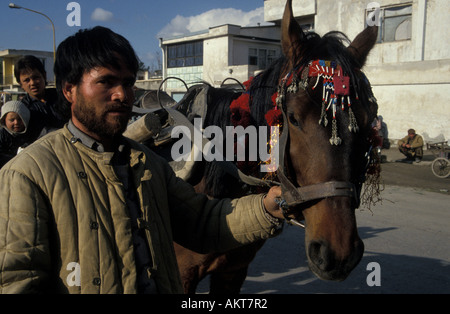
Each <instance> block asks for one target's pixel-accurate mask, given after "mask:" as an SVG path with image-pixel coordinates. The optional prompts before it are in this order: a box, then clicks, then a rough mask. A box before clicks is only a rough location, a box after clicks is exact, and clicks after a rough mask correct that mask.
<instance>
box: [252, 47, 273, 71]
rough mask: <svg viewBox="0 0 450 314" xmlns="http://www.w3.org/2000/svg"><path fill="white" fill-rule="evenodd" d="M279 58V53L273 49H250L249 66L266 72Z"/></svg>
mask: <svg viewBox="0 0 450 314" xmlns="http://www.w3.org/2000/svg"><path fill="white" fill-rule="evenodd" d="M277 57H278V56H277V51H276V50H273V49H257V48H249V50H248V64H249V65H256V66H258V70H265V69H266V68H267V67H269V66H270V65H271V64H272V62H274V61H275V59H277Z"/></svg>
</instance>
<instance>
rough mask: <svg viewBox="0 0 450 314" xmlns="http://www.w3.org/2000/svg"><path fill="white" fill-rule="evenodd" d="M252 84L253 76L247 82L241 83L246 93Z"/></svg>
mask: <svg viewBox="0 0 450 314" xmlns="http://www.w3.org/2000/svg"><path fill="white" fill-rule="evenodd" d="M252 82H253V76H251V77H250V78H249V79H248V81H245V82H244V83H242V84H243V85H244V87H245V90H246V91H248V90H249V88H250V86H251V85H252Z"/></svg>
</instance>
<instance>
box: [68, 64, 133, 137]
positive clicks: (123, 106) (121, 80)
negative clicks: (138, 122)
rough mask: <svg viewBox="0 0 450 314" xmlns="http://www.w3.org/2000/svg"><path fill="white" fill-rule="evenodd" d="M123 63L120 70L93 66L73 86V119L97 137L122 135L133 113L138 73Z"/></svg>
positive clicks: (92, 135) (80, 126)
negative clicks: (134, 88)
mask: <svg viewBox="0 0 450 314" xmlns="http://www.w3.org/2000/svg"><path fill="white" fill-rule="evenodd" d="M120 65H121V66H120V69H114V68H112V67H111V68H105V67H97V68H93V69H92V70H90V71H88V72H85V73H84V74H83V76H82V79H81V82H80V83H79V84H78V85H76V86H74V88H75V92H74V98H73V99H72V101H71V103H72V107H71V108H72V121H73V122H74V124H75V125H76V126H77V127H78V128H79V129H80V130H82V131H83V132H85V133H86V134H88V135H90V136H91V137H92V138H94V139H96V140H100V141H102V140H105V139H111V138H113V137H114V136H116V135H119V134H122V133H123V132H124V131H125V129H126V127H127V124H128V120H129V118H130V115H131V109H132V107H133V103H134V91H133V86H134V83H135V75H134V74H133V73H132V72H131V71H130V70H128V69H127V68H126V67H125V66H124V64H123V62H121V63H120Z"/></svg>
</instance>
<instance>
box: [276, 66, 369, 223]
mask: <svg viewBox="0 0 450 314" xmlns="http://www.w3.org/2000/svg"><path fill="white" fill-rule="evenodd" d="M299 77H300V79H299ZM313 77H316V78H317V79H316V83H315V85H314V87H313V89H315V88H316V87H317V85H318V82H319V79H320V78H321V77H323V89H322V104H321V105H322V110H321V116H320V120H319V124H321V125H323V126H324V127H326V126H327V124H328V120H327V112H328V111H329V110H330V109H331V110H330V111H332V136H331V138H330V144H331V145H340V144H341V143H342V140H341V138H340V137H339V136H338V132H337V118H336V111H337V110H338V106H340V107H341V110H343V111H344V110H345V107H347V110H348V114H349V125H348V129H349V131H350V132H355V133H356V132H358V130H359V128H358V125H357V122H356V118H355V115H354V113H353V111H352V109H351V100H350V78H349V77H348V76H345V75H344V73H343V70H342V68H341V67H340V66H339V65H337V64H336V63H335V62H330V61H324V60H315V61H311V62H310V63H309V65H308V66H305V67H303V68H300V69H294V70H293V71H292V72H290V73H288V74H287V75H286V76H285V77H284V78H283V79H282V80H281V82H280V84H279V87H278V91H277V93H278V96H277V99H276V106H277V107H278V108H281V110H280V111H281V114H282V120H283V126H284V127H283V131H282V133H281V136H280V164H279V169H278V171H277V177H278V179H279V181H280V183H281V188H282V199H281V200H279V201H278V202H277V203H278V205H279V206H280V208H281V209H282V211H283V215H284V217H285V218H286V220H287V221H288V222H291V223H294V224H296V225H299V226H302V227H304V226H303V224H301V223H300V222H298V221H296V220H295V219H292V218H290V217H289V216H288V213H289V208H290V207H294V206H297V205H301V204H304V203H306V202H309V201H314V200H318V199H324V198H329V197H337V196H343V197H350V198H351V199H352V200H353V201H354V202H355V205H356V207H359V204H360V192H361V186H362V183H363V182H364V180H365V177H364V175H363V177H362V178H360V180H359V181H360V182H358V186H356V185H355V184H354V183H352V182H350V181H327V182H323V183H317V184H313V185H307V186H300V187H296V186H295V185H294V184H293V183H292V182H291V181H290V180H289V179H288V177H287V175H286V172H285V170H286V168H285V166H284V162H285V152H286V145H287V143H288V140H289V126H288V124H287V121H288V119H287V117H286V110H287V108H286V104H285V101H286V94H287V93H297V92H298V90H299V89H303V90H306V89H307V88H308V79H309V78H313ZM356 97H357V98H358V96H356ZM370 150H371V148H370V149H369V152H367V154H366V158H367V165H366V168H365V169H364V173H365V171H366V170H367V167H368V165H369V163H370V155H371V154H370V153H371V152H370Z"/></svg>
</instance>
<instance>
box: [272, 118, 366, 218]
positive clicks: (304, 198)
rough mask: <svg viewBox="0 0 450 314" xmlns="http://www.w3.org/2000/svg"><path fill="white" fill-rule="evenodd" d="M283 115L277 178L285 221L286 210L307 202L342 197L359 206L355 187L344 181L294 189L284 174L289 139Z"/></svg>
mask: <svg viewBox="0 0 450 314" xmlns="http://www.w3.org/2000/svg"><path fill="white" fill-rule="evenodd" d="M282 115H283V131H282V132H281V136H280V150H279V151H280V156H279V158H280V163H279V167H278V171H277V177H278V179H279V180H280V183H281V189H282V197H283V200H282V201H281V202H280V203H279V204H280V207H281V208H282V209H283V212H284V214H285V217H286V219H287V220H291V219H290V218H289V217H287V210H288V208H289V207H293V206H296V205H300V204H303V203H306V202H309V201H313V200H319V199H324V198H328V197H336V196H344V197H350V198H352V199H354V200H355V201H356V204H359V195H358V193H357V189H356V186H355V185H354V184H353V183H351V182H346V181H328V182H323V183H317V184H312V185H307V186H300V187H296V186H294V184H293V183H292V182H291V181H290V180H289V179H288V178H287V176H286V174H285V167H284V161H285V151H286V145H287V142H288V139H289V125H288V120H287V118H286V113H285V112H284V110H282Z"/></svg>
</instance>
